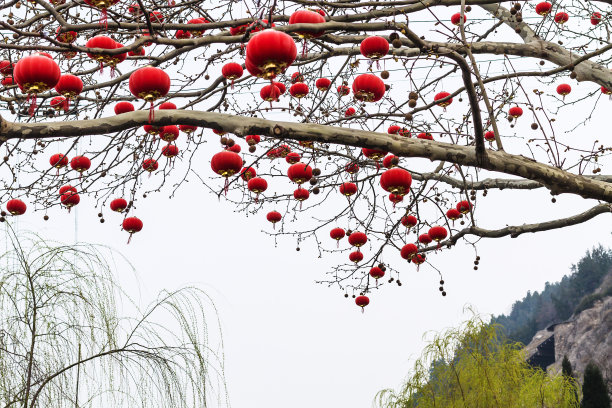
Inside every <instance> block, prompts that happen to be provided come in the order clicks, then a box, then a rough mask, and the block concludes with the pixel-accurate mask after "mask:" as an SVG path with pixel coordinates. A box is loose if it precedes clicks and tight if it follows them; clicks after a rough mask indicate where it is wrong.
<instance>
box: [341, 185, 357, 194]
mask: <svg viewBox="0 0 612 408" xmlns="http://www.w3.org/2000/svg"><path fill="white" fill-rule="evenodd" d="M355 193H357V184H355V183H342V184H340V194H342V195H345V196H347V197H350V196H352V195H353V194H355Z"/></svg>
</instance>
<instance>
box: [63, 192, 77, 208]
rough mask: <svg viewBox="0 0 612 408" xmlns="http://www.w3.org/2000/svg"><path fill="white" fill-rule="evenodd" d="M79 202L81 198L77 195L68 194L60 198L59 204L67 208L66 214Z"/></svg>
mask: <svg viewBox="0 0 612 408" xmlns="http://www.w3.org/2000/svg"><path fill="white" fill-rule="evenodd" d="M80 202H81V197H80V196H79V195H78V194H77V193H73V192H68V193H66V194H62V195H61V196H60V203H61V204H62V205H63V206H64V207H66V208H68V212H70V209H71V208H72V207H74V206H75V205H77V204H78V203H80Z"/></svg>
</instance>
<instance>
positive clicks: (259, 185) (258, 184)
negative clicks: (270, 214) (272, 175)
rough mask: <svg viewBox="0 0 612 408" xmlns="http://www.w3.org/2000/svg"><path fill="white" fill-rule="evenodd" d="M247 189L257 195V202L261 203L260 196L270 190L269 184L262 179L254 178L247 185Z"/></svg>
mask: <svg viewBox="0 0 612 408" xmlns="http://www.w3.org/2000/svg"><path fill="white" fill-rule="evenodd" d="M247 188H248V189H249V190H250V191H251V192H253V193H255V202H256V203H257V202H258V201H259V194H260V193H263V192H264V191H266V190H267V189H268V182H267V181H266V180H264V179H262V178H261V177H253V178H252V179H250V180H249V182H248V183H247Z"/></svg>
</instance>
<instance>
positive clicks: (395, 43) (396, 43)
mask: <svg viewBox="0 0 612 408" xmlns="http://www.w3.org/2000/svg"><path fill="white" fill-rule="evenodd" d="M391 45H393V48H402V40H400V39H399V38H398V39H395V40H393V41H391Z"/></svg>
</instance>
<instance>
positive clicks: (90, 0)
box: [83, 0, 120, 30]
mask: <svg viewBox="0 0 612 408" xmlns="http://www.w3.org/2000/svg"><path fill="white" fill-rule="evenodd" d="M83 1H84V2H85V3H87V4H89V5H90V6H92V7H95V8H97V9H100V10H101V11H102V14H101V15H100V25H101V26H103V27H104V29H105V30H108V12H107V10H106V9H108V8H109V7H110V6H112V5H113V4H116V3H119V1H120V0H83Z"/></svg>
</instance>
